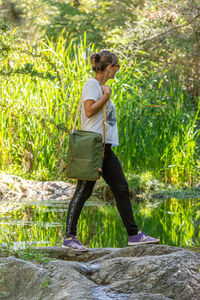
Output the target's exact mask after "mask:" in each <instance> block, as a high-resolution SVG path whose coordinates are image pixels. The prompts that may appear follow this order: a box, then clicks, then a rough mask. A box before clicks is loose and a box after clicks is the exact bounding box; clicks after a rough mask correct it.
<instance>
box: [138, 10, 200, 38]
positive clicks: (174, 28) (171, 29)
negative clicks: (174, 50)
mask: <svg viewBox="0 0 200 300" xmlns="http://www.w3.org/2000/svg"><path fill="white" fill-rule="evenodd" d="M198 17H200V14H197V15H196V16H194V18H192V19H191V20H190V21H189V22H188V23H186V24H184V25H179V26H176V27H173V28H170V29H168V30H166V31H165V32H162V33H159V34H156V35H154V36H152V37H150V38H147V39H145V40H143V41H142V43H144V42H146V41H151V40H154V39H156V38H158V37H160V36H162V35H165V34H167V33H169V32H170V31H173V30H177V29H179V28H182V27H186V26H188V25H190V24H191V23H192V22H193V21H194V20H195V19H197V18H198Z"/></svg>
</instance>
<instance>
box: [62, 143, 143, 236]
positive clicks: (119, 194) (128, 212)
mask: <svg viewBox="0 0 200 300" xmlns="http://www.w3.org/2000/svg"><path fill="white" fill-rule="evenodd" d="M102 171H103V173H102V177H103V179H104V180H105V181H106V183H107V184H108V185H109V186H110V188H111V190H112V192H113V195H114V197H115V200H116V204H117V209H118V211H119V214H120V216H121V218H122V221H123V223H124V226H125V227H126V230H127V232H128V235H129V236H130V235H135V234H137V232H138V227H137V225H136V223H135V220H134V217H133V212H132V207H131V202H130V198H129V189H128V183H127V181H126V178H125V176H124V173H123V171H122V168H121V164H120V162H119V160H118V158H117V156H116V155H115V153H114V152H113V151H112V149H111V145H110V144H106V148H105V154H104V159H103V167H102ZM94 185H95V181H86V180H78V183H77V186H76V190H75V192H74V195H73V197H72V199H71V201H70V204H69V208H68V214H67V222H66V236H69V235H76V227H77V222H78V218H79V216H80V213H81V210H82V207H83V205H84V203H85V201H86V200H87V199H88V198H89V197H90V196H91V194H92V191H93V188H94Z"/></svg>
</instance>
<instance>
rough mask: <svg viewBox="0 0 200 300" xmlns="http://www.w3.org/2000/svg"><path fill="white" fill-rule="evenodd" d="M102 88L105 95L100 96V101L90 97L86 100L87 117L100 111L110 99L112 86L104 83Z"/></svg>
mask: <svg viewBox="0 0 200 300" xmlns="http://www.w3.org/2000/svg"><path fill="white" fill-rule="evenodd" d="M102 90H103V96H102V97H101V98H99V99H98V101H94V100H90V99H88V100H86V101H85V102H84V109H85V115H86V117H87V118H91V117H92V116H93V115H95V114H96V113H98V111H100V109H101V108H102V107H103V105H104V104H105V103H106V102H107V101H108V100H109V98H110V95H111V88H110V87H109V86H108V85H102Z"/></svg>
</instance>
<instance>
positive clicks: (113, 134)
mask: <svg viewBox="0 0 200 300" xmlns="http://www.w3.org/2000/svg"><path fill="white" fill-rule="evenodd" d="M102 95H103V92H102V89H101V86H100V84H99V82H98V81H97V80H96V79H89V80H88V81H86V83H85V85H84V87H83V89H82V109H81V126H82V130H88V131H93V132H97V133H100V134H101V135H102V136H103V124H102V121H103V108H102V109H100V111H99V112H98V113H96V114H95V115H93V116H92V117H90V118H87V117H86V115H85V109H84V102H85V101H86V100H94V101H98V99H99V98H101V97H102ZM106 115H107V116H106V144H112V147H114V146H118V145H119V140H118V130H117V120H116V111H115V105H114V103H113V102H112V101H111V100H110V101H109V102H107V114H106Z"/></svg>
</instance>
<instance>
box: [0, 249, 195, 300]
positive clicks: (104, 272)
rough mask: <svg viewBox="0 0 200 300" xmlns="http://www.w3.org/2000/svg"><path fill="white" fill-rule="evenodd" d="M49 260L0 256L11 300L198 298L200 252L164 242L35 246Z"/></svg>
mask: <svg viewBox="0 0 200 300" xmlns="http://www.w3.org/2000/svg"><path fill="white" fill-rule="evenodd" d="M35 249H37V250H38V251H40V252H43V253H45V254H46V253H49V256H50V257H55V258H57V259H56V260H54V261H49V262H47V263H43V264H42V263H41V264H39V263H36V262H27V261H23V260H20V259H16V258H14V257H7V258H0V274H1V275H0V276H1V277H0V291H1V295H2V296H3V297H4V298H3V299H9V300H22V299H24V300H25V299H26V300H29V299H30V300H36V299H42V300H47V299H48V300H49V299H52V300H61V299H63V300H65V299H70V300H71V299H72V300H79V299H84V300H87V299H88V300H90V299H93V300H104V299H105V300H109V299H122V300H169V299H175V300H198V299H199V295H200V254H198V253H195V252H192V251H188V250H185V249H183V248H177V247H168V246H164V245H137V246H133V247H127V248H121V249H119V248H118V249H113V248H108V249H107V248H106V249H101V248H98V249H89V251H88V252H74V251H72V250H69V249H62V248H60V247H46V248H45V247H44V248H42V247H41V248H35ZM0 298H1V296H0Z"/></svg>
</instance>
